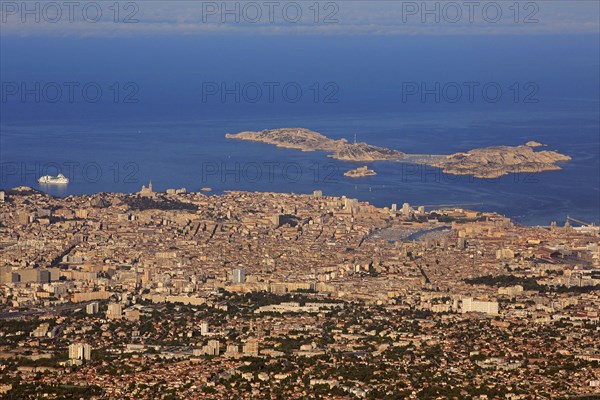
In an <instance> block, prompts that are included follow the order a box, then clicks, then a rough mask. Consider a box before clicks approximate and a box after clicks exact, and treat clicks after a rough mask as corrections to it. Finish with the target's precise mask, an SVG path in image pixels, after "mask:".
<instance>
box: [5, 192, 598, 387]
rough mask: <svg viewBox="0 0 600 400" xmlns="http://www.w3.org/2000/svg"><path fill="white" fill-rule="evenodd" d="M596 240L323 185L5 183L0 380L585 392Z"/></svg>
mask: <svg viewBox="0 0 600 400" xmlns="http://www.w3.org/2000/svg"><path fill="white" fill-rule="evenodd" d="M599 246H600V231H599V229H598V227H597V226H593V225H589V224H586V223H584V222H583V221H578V220H575V219H572V218H569V219H567V222H566V223H564V224H563V223H561V224H556V223H554V222H551V221H549V223H548V226H535V227H534V226H522V225H518V224H514V223H513V222H512V221H511V220H510V219H509V218H506V217H504V216H502V215H499V214H497V213H494V212H483V211H476V210H467V209H462V208H440V209H430V208H427V207H425V206H418V205H417V206H411V205H410V204H408V203H403V204H402V205H401V206H398V205H397V204H390V205H389V207H383V208H380V207H375V206H373V205H371V204H369V203H366V202H362V201H358V200H356V199H352V198H347V197H341V198H339V197H331V196H326V195H324V194H323V193H321V191H318V190H317V191H315V192H314V193H312V194H284V193H254V192H236V191H229V192H225V193H223V194H220V195H213V194H211V193H209V192H208V191H204V192H203V191H199V192H188V191H187V190H185V189H168V190H167V191H166V192H156V191H154V190H153V187H152V184H151V183H150V184H149V185H147V186H143V187H142V189H141V190H140V192H139V193H135V194H120V193H98V194H94V195H80V196H68V197H65V198H59V197H53V196H50V195H48V194H45V193H43V192H40V191H37V190H35V189H32V188H29V187H18V188H14V189H11V190H6V191H4V192H0V255H1V259H0V268H1V269H0V292H1V293H2V296H1V297H0V301H1V303H0V359H1V362H0V370H1V374H0V396H2V397H3V398H14V399H21V398H23V399H37V398H49V399H53V398H54V399H56V398H94V399H100V398H111V399H133V398H136V399H137V398H139V399H181V398H189V399H238V398H239V399H301V398H315V399H441V398H449V399H568V398H579V399H586V398H589V399H594V398H596V399H597V398H599V396H600V324H599V321H600V315H599V311H600V247H599Z"/></svg>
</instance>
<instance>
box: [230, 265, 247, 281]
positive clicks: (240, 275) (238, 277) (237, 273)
mask: <svg viewBox="0 0 600 400" xmlns="http://www.w3.org/2000/svg"><path fill="white" fill-rule="evenodd" d="M233 283H246V271H245V270H244V269H242V268H236V269H234V270H233Z"/></svg>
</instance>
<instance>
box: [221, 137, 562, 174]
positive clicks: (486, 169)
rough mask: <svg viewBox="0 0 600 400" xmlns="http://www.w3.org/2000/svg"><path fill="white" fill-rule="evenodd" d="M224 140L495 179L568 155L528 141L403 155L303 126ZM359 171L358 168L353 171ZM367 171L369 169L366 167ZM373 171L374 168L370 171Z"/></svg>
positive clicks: (546, 167) (547, 166) (548, 167)
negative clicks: (544, 148)
mask: <svg viewBox="0 0 600 400" xmlns="http://www.w3.org/2000/svg"><path fill="white" fill-rule="evenodd" d="M225 137H226V138H227V139H238V140H248V141H253V142H262V143H267V144H272V145H275V146H277V147H285V148H289V149H298V150H301V151H325V152H328V153H330V155H329V157H332V158H335V159H337V160H341V161H357V162H369V161H401V162H410V163H416V164H424V165H431V166H433V167H437V168H441V169H442V170H443V171H444V172H445V173H447V174H453V175H473V176H475V177H477V178H498V177H501V176H503V175H507V174H509V173H524V172H528V173H536V172H542V171H553V170H559V169H560V167H559V166H558V165H556V163H559V162H564V161H568V160H570V159H571V157H569V156H566V155H564V154H560V153H558V152H556V151H549V150H544V151H535V150H534V148H535V147H541V146H543V145H542V144H541V143H538V142H535V141H529V142H527V143H526V144H525V145H521V146H492V147H484V148H480V149H474V150H470V151H468V152H466V153H462V152H461V153H455V154H450V155H423V154H419V155H416V154H412V155H411V154H406V153H403V152H401V151H399V150H393V149H388V148H385V147H379V146H374V145H371V144H368V143H365V142H356V143H348V141H347V140H346V139H338V140H335V139H331V138H328V137H327V136H324V135H322V134H320V133H318V132H315V131H311V130H309V129H305V128H279V129H267V130H263V131H257V132H253V131H245V132H240V133H237V134H230V133H228V134H226V135H225ZM359 170H361V171H362V168H358V169H357V170H353V171H359ZM367 170H368V169H367ZM353 171H348V172H346V174H350V175H346V174H344V175H346V176H352V177H358V176H368V175H361V173H362V172H360V171H359V172H353ZM371 172H373V173H374V171H371Z"/></svg>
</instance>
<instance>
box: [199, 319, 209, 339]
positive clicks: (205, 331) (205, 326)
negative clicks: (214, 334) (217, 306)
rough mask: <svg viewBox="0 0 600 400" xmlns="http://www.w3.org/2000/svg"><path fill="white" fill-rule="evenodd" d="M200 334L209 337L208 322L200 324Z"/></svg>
mask: <svg viewBox="0 0 600 400" xmlns="http://www.w3.org/2000/svg"><path fill="white" fill-rule="evenodd" d="M200 334H201V335H202V336H206V335H208V322H206V321H202V322H201V323H200Z"/></svg>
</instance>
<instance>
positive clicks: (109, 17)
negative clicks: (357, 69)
mask: <svg viewBox="0 0 600 400" xmlns="http://www.w3.org/2000/svg"><path fill="white" fill-rule="evenodd" d="M0 4H1V7H0V13H1V16H0V29H1V34H2V36H3V37H7V36H15V35H16V36H41V37H46V36H48V35H50V36H97V37H98V36H99V37H104V36H106V37H109V36H136V35H137V36H139V35H202V34H230V33H246V32H247V33H251V34H300V35H356V34H360V35H363V34H368V35H374V34H375V35H453V34H460V35H464V34H467V35H481V34H494V35H497V34H519V35H523V34H525V35H528V34H532V35H535V34H586V33H587V34H593V33H595V34H598V33H600V29H599V26H600V23H599V19H600V17H599V15H600V2H598V1H596V0H589V1H587V0H584V1H577V0H575V1H571V0H542V1H519V2H515V1H512V0H504V1H502V0H501V1H425V2H423V1H394V0H388V1H378V0H375V1H362V0H342V1H312V0H310V1H228V2H222V1H195V0H190V1H162V0H143V1H130V2H128V1H121V2H118V3H117V4H118V7H115V3H114V2H113V1H80V2H71V3H69V2H65V1H63V0H59V1H29V2H23V1H20V0H19V1H4V0H3V1H2V2H0Z"/></svg>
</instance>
